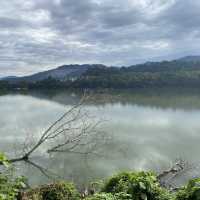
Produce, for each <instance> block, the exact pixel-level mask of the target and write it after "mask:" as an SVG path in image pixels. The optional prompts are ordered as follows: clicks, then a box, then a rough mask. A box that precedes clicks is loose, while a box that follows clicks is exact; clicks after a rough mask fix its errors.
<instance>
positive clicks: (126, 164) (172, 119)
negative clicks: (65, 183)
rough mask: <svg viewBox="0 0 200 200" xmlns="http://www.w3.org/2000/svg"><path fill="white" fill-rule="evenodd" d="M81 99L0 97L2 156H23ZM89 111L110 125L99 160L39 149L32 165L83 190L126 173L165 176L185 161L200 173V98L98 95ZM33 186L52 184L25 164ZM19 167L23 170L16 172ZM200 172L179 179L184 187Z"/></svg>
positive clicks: (70, 95)
mask: <svg viewBox="0 0 200 200" xmlns="http://www.w3.org/2000/svg"><path fill="white" fill-rule="evenodd" d="M80 96H81V95H79V94H77V93H74V92H64V91H60V92H57V93H49V92H47V93H45V92H37V93H34V92H33V93H29V94H7V95H2V96H0V113H1V118H0V138H1V139H0V151H5V152H7V154H8V155H10V157H14V156H16V155H17V154H20V151H19V150H20V149H21V147H22V144H23V143H24V141H25V140H26V139H27V136H28V137H29V138H30V137H33V138H37V137H38V136H39V135H40V134H41V133H42V132H43V131H44V130H45V129H46V128H47V127H48V126H49V125H50V124H51V123H52V122H54V121H55V120H56V119H57V118H58V117H59V116H60V115H61V114H63V113H64V111H65V110H66V109H69V108H70V107H71V106H72V105H73V104H75V103H76V102H78V101H79V99H80ZM85 108H86V109H87V110H88V111H89V112H90V113H92V114H94V115H95V116H96V117H99V118H101V119H106V122H105V123H104V124H103V129H104V130H105V131H106V133H107V136H108V141H107V142H106V144H104V145H102V148H99V153H100V156H95V155H89V156H87V157H85V156H81V155H77V154H67V153H63V154H52V155H48V154H47V153H46V148H45V147H44V148H42V149H39V151H37V152H36V153H35V154H34V156H33V160H34V161H35V162H36V163H38V164H40V165H43V166H45V167H47V168H48V169H50V170H51V171H52V172H54V173H56V174H58V175H59V176H60V177H63V178H67V179H69V180H73V181H75V182H76V183H78V184H83V183H86V182H88V181H91V180H96V179H98V178H103V177H107V176H108V175H111V174H113V173H116V172H118V171H122V170H155V171H158V172H159V171H161V170H163V169H167V168H169V167H170V165H171V164H172V162H174V161H175V160H176V159H177V158H182V159H184V160H186V161H188V162H190V163H191V164H195V166H197V167H198V163H200V158H199V153H198V152H200V145H199V141H200V94H199V92H198V91H194V92H193V93H191V92H190V93H188V92H187V91H185V92H182V93H180V92H179V93H177V92H167V91H163V92H158V93H156V92H153V93H152V92H151V91H142V92H137V91H136V92H133V91H127V92H119V91H118V92H112V93H111V92H109V93H108V92H107V93H98V94H95V95H93V101H91V102H87V103H86V105H85ZM18 165H20V166H22V167H20V168H22V170H19V172H18V173H20V172H21V173H22V172H23V173H25V175H26V176H28V177H29V181H30V183H31V184H42V183H44V182H47V181H50V180H48V179H47V178H46V177H45V176H43V175H41V174H40V172H39V171H38V170H37V169H35V168H33V167H32V166H29V165H27V164H24V163H20V164H18ZM17 167H18V166H17ZM197 171H198V169H197V168H196V169H195V170H193V171H191V172H190V171H189V172H187V173H186V174H185V175H184V176H181V177H178V179H177V180H176V182H178V183H182V182H184V181H186V180H187V179H188V178H191V177H192V176H197V175H199V174H198V172H197Z"/></svg>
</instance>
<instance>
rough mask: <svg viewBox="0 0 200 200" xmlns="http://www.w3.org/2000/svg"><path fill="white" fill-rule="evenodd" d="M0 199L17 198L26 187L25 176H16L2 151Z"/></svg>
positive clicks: (9, 199)
mask: <svg viewBox="0 0 200 200" xmlns="http://www.w3.org/2000/svg"><path fill="white" fill-rule="evenodd" d="M0 163H1V164H3V165H2V170H1V172H0V200H15V199H17V196H18V195H19V192H20V190H21V189H23V188H25V186H26V185H25V184H24V183H25V178H24V177H15V176H14V175H13V170H12V168H11V165H10V164H9V162H8V159H7V157H6V156H5V155H4V154H3V153H1V152H0Z"/></svg>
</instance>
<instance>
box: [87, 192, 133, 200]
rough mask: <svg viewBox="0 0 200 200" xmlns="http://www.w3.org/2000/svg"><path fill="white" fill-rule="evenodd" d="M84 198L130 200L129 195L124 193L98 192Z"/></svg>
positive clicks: (93, 199) (91, 199) (89, 199)
mask: <svg viewBox="0 0 200 200" xmlns="http://www.w3.org/2000/svg"><path fill="white" fill-rule="evenodd" d="M85 200H131V195H128V194H125V193H117V194H111V193H98V194H95V195H93V196H91V197H88V198H86V199H85Z"/></svg>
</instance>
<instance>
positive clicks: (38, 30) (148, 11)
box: [0, 0, 200, 76]
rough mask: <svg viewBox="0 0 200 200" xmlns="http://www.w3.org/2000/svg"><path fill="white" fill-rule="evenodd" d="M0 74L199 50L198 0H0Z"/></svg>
mask: <svg viewBox="0 0 200 200" xmlns="http://www.w3.org/2000/svg"><path fill="white" fill-rule="evenodd" d="M0 8H1V9H0V76H7V75H25V74H31V73H34V72H38V71H43V70H46V69H49V68H54V67H56V66H58V65H61V64H70V63H102V64H107V65H117V66H121V65H131V64H135V63H140V62H145V61H148V60H151V61H156V60H163V59H173V58H177V57H182V56H185V55H198V54H200V53H199V52H200V1H199V0H0Z"/></svg>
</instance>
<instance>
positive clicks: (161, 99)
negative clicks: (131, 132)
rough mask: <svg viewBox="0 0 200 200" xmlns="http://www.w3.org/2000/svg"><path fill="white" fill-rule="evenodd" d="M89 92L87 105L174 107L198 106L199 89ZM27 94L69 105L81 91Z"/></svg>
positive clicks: (199, 101) (76, 100)
mask: <svg viewBox="0 0 200 200" xmlns="http://www.w3.org/2000/svg"><path fill="white" fill-rule="evenodd" d="M89 94H90V96H91V97H90V99H89V100H88V101H87V102H86V104H88V105H96V106H104V105H107V104H116V103H120V104H122V105H131V104H132V105H135V104H137V105H142V106H152V107H161V108H174V109H198V108H200V90H197V89H176V90H175V89H173V90H172V89H154V90H152V89H151V90H150V89H141V90H123V91H122V90H112V91H110V90H107V91H98V92H90V93H89ZM28 95H32V96H34V97H37V98H41V99H48V100H51V101H55V102H57V103H60V104H64V105H69V104H75V103H77V102H79V100H80V98H81V96H82V93H81V92H78V91H35V92H31V93H28Z"/></svg>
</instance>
